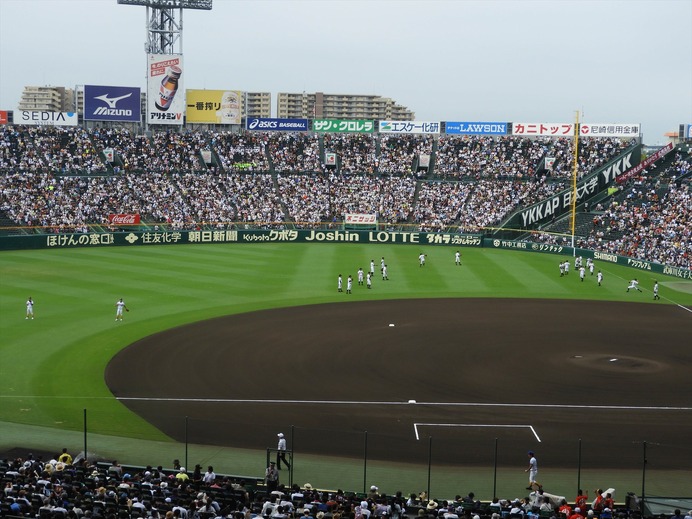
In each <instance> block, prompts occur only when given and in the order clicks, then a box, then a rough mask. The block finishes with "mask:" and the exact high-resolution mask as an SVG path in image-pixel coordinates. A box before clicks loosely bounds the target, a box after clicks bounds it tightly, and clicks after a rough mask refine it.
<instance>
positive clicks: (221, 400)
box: [0, 395, 692, 411]
mask: <svg viewBox="0 0 692 519" xmlns="http://www.w3.org/2000/svg"><path fill="white" fill-rule="evenodd" d="M0 398H34V399H37V400H40V399H67V398H69V399H70V400H78V399H79V400H110V399H112V398H115V399H116V400H118V401H121V402H202V403H221V404H310V405H384V406H386V405H402V406H408V405H427V406H440V407H509V408H524V409H526V408H537V409H611V410H623V411H692V407H684V406H655V405H648V406H646V405H645V406H641V405H584V404H522V403H516V404H510V403H501V402H416V403H413V402H399V401H391V402H385V401H382V402H379V401H363V400H280V399H249V398H167V397H130V396H123V397H108V396H83V395H82V396H65V395H0Z"/></svg>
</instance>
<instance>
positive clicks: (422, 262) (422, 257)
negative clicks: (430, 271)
mask: <svg viewBox="0 0 692 519" xmlns="http://www.w3.org/2000/svg"><path fill="white" fill-rule="evenodd" d="M418 266H419V267H425V254H423V253H422V252H421V253H420V254H419V255H418Z"/></svg>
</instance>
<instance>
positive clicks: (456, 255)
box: [454, 251, 461, 267]
mask: <svg viewBox="0 0 692 519" xmlns="http://www.w3.org/2000/svg"><path fill="white" fill-rule="evenodd" d="M454 264H455V265H456V266H457V267H459V266H460V265H461V252H459V251H456V252H455V253H454Z"/></svg>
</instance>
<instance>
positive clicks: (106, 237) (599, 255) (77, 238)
mask: <svg viewBox="0 0 692 519" xmlns="http://www.w3.org/2000/svg"><path fill="white" fill-rule="evenodd" d="M113 216H114V217H118V216H125V217H128V218H126V220H127V221H133V220H134V219H133V218H131V217H133V216H134V215H113ZM116 219H117V218H114V220H116ZM204 243H207V244H209V243H216V244H219V243H229V244H231V243H380V244H382V243H387V244H401V245H421V246H422V245H428V246H429V245H439V246H454V247H484V248H492V249H511V250H521V251H525V252H539V253H541V252H542V253H546V254H562V255H568V256H582V257H584V258H593V259H594V260H596V261H601V262H607V263H613V264H617V265H623V266H626V267H631V268H634V269H639V270H644V271H648V272H653V273H658V274H664V275H666V276H673V277H677V278H681V279H692V270H688V269H684V268H679V267H670V266H667V265H662V264H660V263H654V262H651V261H646V260H640V259H636V258H629V257H626V256H618V255H616V254H612V253H607V252H599V251H592V250H590V249H581V248H573V247H568V246H562V245H555V244H547V243H536V242H529V241H522V240H503V239H499V238H484V237H483V235H482V234H454V233H433V232H394V231H362V230H360V231H356V230H354V231H349V230H317V229H311V230H304V229H301V230H296V229H268V230H244V229H241V230H235V229H225V230H224V229H219V230H200V231H145V232H140V231H137V232H134V231H130V232H128V231H125V232H110V233H81V234H49V235H45V234H44V235H38V234H37V235H31V236H6V237H1V238H0V250H20V249H68V248H75V247H104V246H152V245H180V244H204Z"/></svg>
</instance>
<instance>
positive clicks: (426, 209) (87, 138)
mask: <svg viewBox="0 0 692 519" xmlns="http://www.w3.org/2000/svg"><path fill="white" fill-rule="evenodd" d="M631 144H632V143H631V141H628V140H620V139H608V138H606V139H581V140H580V153H579V162H580V173H585V172H587V171H592V170H593V168H597V167H599V166H601V165H603V164H604V163H605V162H606V161H607V160H609V159H610V158H612V157H614V156H616V155H617V154H619V153H621V152H622V151H623V150H624V149H626V148H627V147H628V146H630V145H631ZM572 146H573V141H572V140H571V139H565V138H557V139H550V138H542V137H541V138H526V137H488V136H445V135H441V136H439V137H438V138H437V140H435V139H433V138H432V137H430V136H420V135H389V134H381V135H377V134H337V133H335V134H303V133H285V134H284V133H281V132H240V133H226V132H213V131H203V132H183V133H179V132H170V131H166V132H154V133H153V134H151V135H149V136H147V135H136V134H133V133H131V132H129V131H127V130H125V129H118V128H93V129H89V130H86V129H83V128H60V127H57V128H56V127H22V126H3V127H0V211H1V212H2V213H3V214H4V216H5V217H6V218H8V219H9V220H10V221H12V222H15V223H16V224H18V225H21V226H36V227H43V228H45V229H46V230H48V232H86V231H87V230H88V225H89V224H101V225H108V221H107V216H108V214H131V213H132V214H140V215H141V216H142V218H143V220H144V221H146V222H148V223H151V224H167V225H170V226H171V227H172V228H174V229H195V228H200V227H201V226H213V227H224V226H227V225H230V224H231V222H255V223H266V224H268V225H281V224H282V222H287V221H293V222H298V223H299V225H315V224H319V223H322V222H336V221H340V219H341V218H342V217H343V215H344V214H346V213H368V214H373V213H374V214H377V215H378V218H379V221H380V222H383V223H388V224H396V223H409V224H413V225H414V226H416V227H417V228H418V229H419V230H429V231H435V230H440V231H442V230H445V231H449V230H455V231H457V232H480V231H482V230H483V229H484V228H486V229H487V228H493V227H497V226H498V225H500V224H501V223H502V222H503V220H505V219H506V218H507V217H508V216H509V215H511V214H512V213H513V212H514V211H516V210H517V209H520V208H521V207H527V206H529V205H531V204H533V203H536V202H539V201H540V200H542V199H545V198H546V197H548V196H550V195H551V194H554V193H556V192H558V191H560V190H562V189H564V188H565V187H566V185H567V182H568V180H567V179H566V178H565V177H566V176H567V174H568V172H569V174H570V175H571V165H570V164H569V157H570V154H571V152H572ZM108 149H112V150H113V152H114V153H113V154H114V159H113V162H112V164H110V165H109V164H108V163H107V162H106V161H104V160H102V159H103V157H104V156H105V155H103V152H104V151H106V150H108ZM326 153H335V154H336V155H337V157H338V160H337V162H336V164H333V165H330V167H327V166H326V165H325V164H324V160H323V159H324V156H325V154H326ZM421 154H432V155H433V156H434V157H435V158H434V159H433V163H434V164H435V168H434V173H433V174H432V175H428V176H427V178H424V179H423V178H418V177H417V176H416V175H414V174H413V173H414V171H413V169H414V166H415V164H416V163H417V160H418V158H419V157H420V155H421ZM547 157H553V158H555V163H554V164H553V165H552V171H549V170H545V169H541V168H542V167H543V166H541V164H543V165H544V164H545V159H546V158H547ZM688 158H689V157H688V156H682V155H680V154H678V156H677V157H676V159H675V160H674V161H673V162H672V165H671V166H670V167H669V168H668V170H667V171H666V172H655V173H656V178H666V179H668V181H669V185H666V186H665V190H664V192H661V190H660V189H651V188H650V187H645V186H643V185H642V184H641V182H643V180H642V179H646V178H647V177H646V175H643V176H641V177H639V179H638V180H639V181H640V183H639V184H634V185H633V186H632V187H631V189H632V192H631V194H630V195H629V196H628V197H626V198H625V199H624V200H620V199H617V200H618V201H616V202H615V203H613V204H612V205H610V206H608V207H606V208H605V210H603V211H602V212H600V214H597V215H596V216H595V217H594V226H593V229H591V232H590V233H589V235H588V236H583V237H582V238H581V242H580V244H581V245H582V246H586V247H590V248H596V249H598V250H604V251H609V252H615V253H618V254H621V255H627V256H633V257H638V258H641V259H649V260H652V261H658V262H664V263H667V264H671V265H676V266H687V267H689V266H690V241H691V237H690V230H689V229H690V228H691V227H692V225H690V211H691V209H690V207H691V204H690V195H689V184H688V183H687V182H689V181H688V180H684V181H683V183H682V185H681V186H678V185H677V184H680V182H679V181H677V180H678V179H680V178H683V179H684V178H686V176H687V175H688V174H689V171H690V161H689V160H688ZM109 167H110V169H108V168H109ZM539 169H541V171H542V172H543V173H544V174H540V175H539V174H538V170H539ZM439 179H444V180H443V181H441V180H439ZM535 239H537V240H541V241H550V240H551V239H552V238H550V237H547V236H543V237H541V236H537V237H535Z"/></svg>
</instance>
